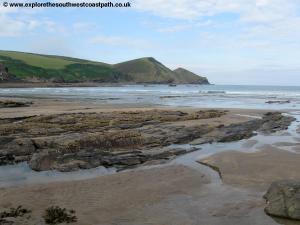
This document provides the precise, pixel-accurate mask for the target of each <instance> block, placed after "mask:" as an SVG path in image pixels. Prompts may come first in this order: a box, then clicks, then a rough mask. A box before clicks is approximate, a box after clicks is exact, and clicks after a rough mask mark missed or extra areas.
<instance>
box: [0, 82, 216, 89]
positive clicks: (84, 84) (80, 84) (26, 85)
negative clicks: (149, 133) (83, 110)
mask: <svg viewBox="0 0 300 225" xmlns="http://www.w3.org/2000/svg"><path fill="white" fill-rule="evenodd" d="M170 84H172V83H130V82H129V83H121V82H120V83H97V82H78V83H51V82H37V83H30V82H19V83H18V82H12V83H9V82H7V83H1V82H0V88H67V87H122V86H126V85H145V86H148V85H149V86H151V85H170ZM175 85H201V86H204V85H205V86H212V85H214V84H197V83H178V84H175Z"/></svg>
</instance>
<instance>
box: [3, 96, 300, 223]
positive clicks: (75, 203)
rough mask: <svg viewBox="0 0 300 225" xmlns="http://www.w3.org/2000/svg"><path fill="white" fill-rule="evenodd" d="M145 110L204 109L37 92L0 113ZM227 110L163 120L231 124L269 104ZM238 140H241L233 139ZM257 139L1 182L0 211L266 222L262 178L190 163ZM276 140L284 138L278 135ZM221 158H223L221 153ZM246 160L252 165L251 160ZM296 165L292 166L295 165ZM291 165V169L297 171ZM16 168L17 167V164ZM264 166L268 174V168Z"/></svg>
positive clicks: (104, 218) (105, 218) (85, 218)
mask: <svg viewBox="0 0 300 225" xmlns="http://www.w3.org/2000/svg"><path fill="white" fill-rule="evenodd" d="M149 110H150V111H151V110H163V111H165V112H169V111H176V112H177V111H180V112H184V113H193V112H196V111H199V110H208V109H206V108H205V109H203V108H187V107H183V108H181V107H166V106H163V107H161V106H159V107H158V106H153V105H152V106H146V105H139V107H136V106H135V107H132V106H127V107H126V108H124V106H122V105H118V104H111V105H101V104H91V103H84V102H81V103H79V102H70V101H53V100H45V99H43V100H38V101H36V100H35V103H34V104H33V105H32V106H30V107H24V108H23V107H21V108H2V109H0V112H1V116H2V118H5V117H9V116H8V115H10V118H14V117H18V116H21V115H23V116H24V115H27V116H34V115H48V116H51V115H70V114H73V113H75V114H78V113H79V114H80V113H81V114H83V115H85V114H86V115H88V114H90V113H104V114H103V115H106V114H105V113H112V112H114V113H113V114H112V115H118V113H125V114H124V115H126V112H133V111H134V112H138V111H140V112H143V113H146V112H148V111H149ZM218 110H220V109H218ZM226 110H228V112H227V113H226V115H222V116H221V117H216V118H208V119H201V120H199V121H197V120H190V121H188V120H187V121H186V120H182V121H176V122H175V121H173V122H168V126H170V125H171V124H172V125H176V126H182V125H185V126H191V125H195V123H196V124H197V125H203V124H211V125H214V126H219V125H222V126H224V125H225V126H230V125H231V124H239V123H244V122H247V121H251V120H254V119H255V118H258V117H261V116H263V114H265V113H266V112H267V111H271V110H249V109H226ZM285 112H286V111H285ZM141 115H142V114H141ZM145 115H146V114H145ZM161 128H163V127H160V129H161ZM181 129H182V128H181ZM286 132H287V131H286ZM283 133H284V132H283ZM170 136H173V135H170ZM254 139H255V138H254ZM199 141H200V140H198V142H199ZM200 142H201V141H200ZM237 143H239V144H238V145H237ZM255 144H257V142H255V141H252V140H241V141H239V142H233V143H232V144H231V143H229V144H215V145H211V147H210V148H209V147H208V148H206V147H205V145H199V146H201V148H202V149H199V150H197V151H195V152H191V153H188V154H185V155H180V156H178V157H175V158H173V159H171V161H169V162H167V163H165V164H161V162H160V161H159V162H158V163H159V165H160V166H155V164H153V166H152V164H150V165H149V166H146V167H145V168H143V167H140V168H139V167H138V168H137V169H130V170H127V171H123V172H119V173H113V174H108V175H103V176H97V177H87V179H85V178H84V179H82V180H68V181H67V180H65V181H63V180H60V181H53V182H50V183H43V182H42V183H39V182H37V183H31V184H28V183H27V184H23V185H19V186H14V187H12V186H10V187H2V188H0V196H1V199H2V201H1V203H0V211H2V210H4V209H8V208H10V207H16V206H17V205H23V206H24V207H25V208H29V209H32V210H33V215H32V218H31V219H30V223H32V224H34V223H38V222H40V218H41V216H42V214H43V210H44V209H45V208H46V207H49V206H51V205H59V206H61V207H67V208H69V209H74V210H76V216H77V217H78V222H77V223H75V224H79V225H86V224H87V223H88V224H99V225H100V224H103V225H108V224H111V225H112V224H118V223H121V224H122V225H123V224H126V225H127V224H128V225H129V224H130V225H141V224H146V223H148V224H170V223H171V224H176V225H177V224H178V225H181V224H186V223H187V224H207V223H209V224H214V225H219V224H220V225H221V224H222V225H231V224H250V223H251V225H261V224H262V223H264V224H268V225H276V224H278V222H276V221H275V220H273V219H272V218H271V217H269V216H267V215H266V214H265V213H264V211H263V208H264V206H265V202H264V200H263V199H262V198H261V197H262V195H263V194H264V190H265V187H266V186H264V187H263V188H259V189H257V188H252V186H251V185H249V184H246V185H233V183H232V182H227V174H226V171H225V172H224V169H223V168H220V171H221V173H222V176H223V179H225V180H224V181H225V182H224V183H222V182H220V183H219V182H217V183H216V182H215V181H214V180H213V179H214V178H213V177H212V174H213V173H215V172H214V171H212V170H211V169H210V168H209V167H207V166H203V165H201V164H199V163H196V160H197V155H198V154H201V155H203V156H205V154H208V153H211V156H209V157H208V158H210V157H212V158H214V157H216V156H218V154H224V155H226V157H225V158H224V157H221V158H222V159H223V158H224V159H226V158H227V155H229V156H230V159H232V155H231V154H232V152H231V151H227V150H230V148H233V149H234V148H236V147H239V146H244V147H245V148H246V149H252V148H253V146H255ZM196 145H197V144H196ZM279 145H284V144H282V143H281V144H279ZM285 145H287V144H285ZM208 146H209V145H208ZM222 146H223V147H222ZM226 146H228V147H226ZM279 147H280V146H279ZM294 147H295V146H294ZM218 148H220V151H223V150H226V151H224V152H223V153H222V152H221V153H218V151H219V150H218ZM214 149H216V150H214ZM222 149H223V150H222ZM214 151H215V152H214ZM240 154H245V157H244V158H245V159H244V158H243V160H240V159H241V158H238V159H237V162H238V163H241V165H243V162H247V160H248V159H249V157H248V155H247V154H249V153H240ZM253 154H255V153H253ZM282 154H284V156H287V155H288V154H290V153H287V152H283V153H282ZM264 155H265V154H264ZM267 155H272V152H269V153H268V154H267ZM201 158H202V157H201ZM203 158H205V157H203ZM292 158H294V157H292ZM205 159H206V158H205ZM250 159H251V158H250ZM189 160H191V161H189ZM225 161H226V162H228V161H227V160H225ZM229 161H230V160H229ZM289 162H290V161H289ZM274 163H275V164H272V161H271V162H270V164H272V165H269V167H270V168H272V166H273V167H274V166H275V168H278V167H276V164H278V163H276V162H274ZM250 165H251V164H250ZM292 165H295V164H292ZM216 166H218V167H221V166H220V165H219V163H217V164H216ZM269 167H268V168H269ZM249 168H250V169H251V168H252V166H250V167H249ZM253 168H256V167H253ZM293 168H294V167H293ZM295 168H296V169H297V168H298V167H295ZM295 168H294V170H295V171H296V169H295ZM257 169H258V170H260V169H261V167H257ZM15 173H18V172H16V171H15ZM245 173H246V174H245V175H243V176H242V177H247V174H249V175H250V173H249V172H247V171H245ZM270 173H271V174H272V172H270ZM254 174H255V173H254ZM288 175H289V173H288V171H287V170H286V173H284V176H285V178H287V176H288ZM224 176H225V178H224ZM23 178H24V177H23ZM25 179H26V178H25ZM38 179H41V178H38ZM238 179H240V177H238ZM243 179H244V178H243ZM243 179H242V180H243ZM271 179H273V178H271ZM240 182H243V181H240ZM178 205H180V207H178ZM203 205H205V207H203ZM128 206H130V207H128ZM136 212H138V213H136ZM245 215H248V216H245ZM253 218H256V220H255V221H253ZM145 221H147V222H145ZM189 222H190V223H189ZM16 224H18V223H16ZM19 224H20V225H21V224H24V221H21V222H19ZM290 224H293V225H294V224H297V223H290Z"/></svg>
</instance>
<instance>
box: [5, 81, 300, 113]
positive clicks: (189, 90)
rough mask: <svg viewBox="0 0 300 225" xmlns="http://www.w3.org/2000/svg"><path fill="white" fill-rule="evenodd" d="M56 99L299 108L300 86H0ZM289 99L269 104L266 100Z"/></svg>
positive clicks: (11, 91)
mask: <svg viewBox="0 0 300 225" xmlns="http://www.w3.org/2000/svg"><path fill="white" fill-rule="evenodd" d="M1 96H2V97H8V96H15V97H30V98H54V99H68V100H74V101H89V102H94V103H101V104H106V103H112V104H136V105H139V104H155V105H157V104H159V105H165V106H187V107H213V108H248V109H249V108H250V109H293V110H297V109H299V110H300V87H280V86H278V87H275V86H240V85H178V86H176V87H169V86H168V85H148V86H143V85H130V86H121V87H86V88H76V87H70V88H0V97H1ZM274 100H276V101H290V103H286V104H267V103H266V102H267V101H274Z"/></svg>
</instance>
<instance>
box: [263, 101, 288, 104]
mask: <svg viewBox="0 0 300 225" xmlns="http://www.w3.org/2000/svg"><path fill="white" fill-rule="evenodd" d="M288 103H291V101H290V100H287V101H267V102H266V104H288Z"/></svg>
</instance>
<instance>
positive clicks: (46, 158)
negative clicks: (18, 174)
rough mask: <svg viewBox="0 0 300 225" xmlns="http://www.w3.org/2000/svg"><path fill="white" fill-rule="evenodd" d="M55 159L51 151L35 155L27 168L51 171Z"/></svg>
mask: <svg viewBox="0 0 300 225" xmlns="http://www.w3.org/2000/svg"><path fill="white" fill-rule="evenodd" d="M55 160H56V157H55V155H54V154H53V153H52V152H51V151H47V150H44V151H43V152H39V153H35V154H33V156H32V157H31V160H30V161H29V167H30V168H31V169H32V170H35V171H45V170H51V169H53V165H54V163H55Z"/></svg>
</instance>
